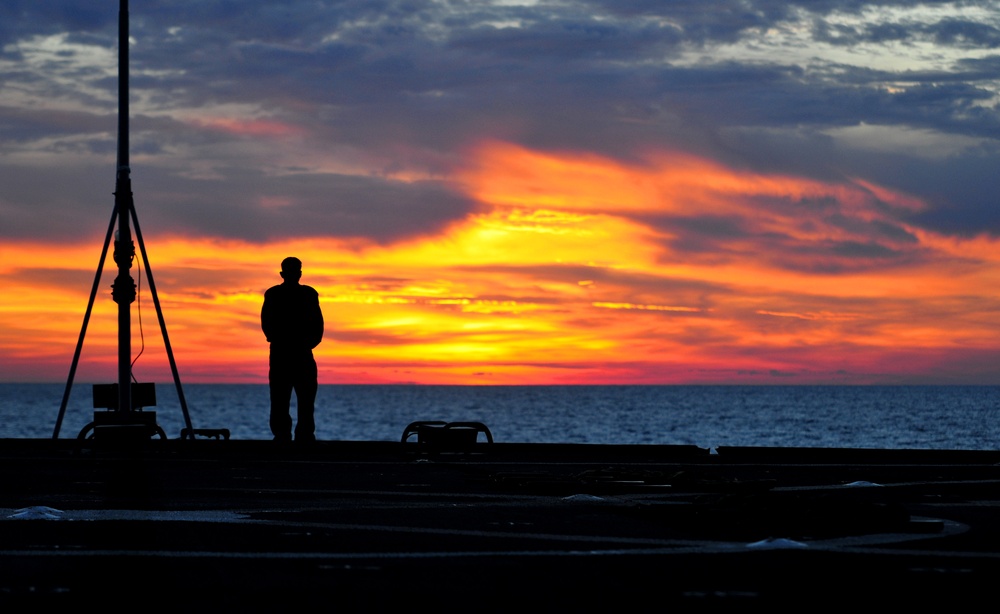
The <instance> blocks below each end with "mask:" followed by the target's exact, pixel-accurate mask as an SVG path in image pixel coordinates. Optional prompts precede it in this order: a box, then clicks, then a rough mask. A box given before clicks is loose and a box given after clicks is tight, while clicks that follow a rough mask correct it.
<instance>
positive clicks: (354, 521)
mask: <svg viewBox="0 0 1000 614" xmlns="http://www.w3.org/2000/svg"><path fill="white" fill-rule="evenodd" d="M998 463H1000V452H982V451H916V450H831V449H810V448H804V449H770V448H723V449H720V450H718V454H709V453H708V451H707V450H702V449H699V448H693V447H684V446H604V445H561V444H551V445H550V444H505V443H493V444H486V443H480V444H476V445H475V446H473V447H471V448H469V449H468V450H466V451H456V452H449V451H445V450H437V449H433V448H429V447H427V446H426V445H424V444H418V443H400V442H336V441H333V442H317V443H316V444H313V445H310V446H308V447H302V446H296V445H287V444H286V445H282V444H276V443H274V442H270V441H236V440H233V441H227V440H214V439H210V440H155V439H154V440H149V441H143V442H139V443H134V444H133V443H118V442H103V443H101V442H97V443H95V442H94V441H93V440H86V441H83V440H20V439H18V440H0V480H2V482H0V607H4V608H5V609H6V610H8V611H9V608H10V606H29V607H31V606H34V607H38V606H54V607H60V606H64V607H65V606H69V607H73V608H82V607H84V606H88V607H98V608H99V609H104V610H105V611H106V610H107V609H111V610H112V611H114V610H121V611H125V610H129V611H135V610H148V609H149V608H153V609H154V611H163V610H164V609H165V608H171V609H176V608H184V609H186V610H194V611H216V610H218V609H219V608H231V609H232V611H241V612H246V611H265V610H267V611H275V609H276V608H281V609H280V610H277V611H288V608H294V607H298V606H311V607H323V608H324V609H325V610H331V609H332V610H341V611H343V610H348V611H361V610H365V611H385V610H388V609H389V608H393V609H396V608H407V609H413V610H414V611H424V610H427V609H432V610H433V609H437V610H445V611H472V612H480V611H511V610H514V609H523V610H527V611H540V610H553V609H554V608H558V611H562V610H563V609H571V608H579V609H584V610H586V611H590V610H595V609H611V610H612V611H628V610H629V609H631V610H636V609H640V610H642V611H648V610H655V611H667V610H677V609H681V610H684V611H688V610H705V609H707V610H709V611H712V610H718V609H731V610H736V609H745V608H748V607H761V606H766V607H776V608H779V609H788V610H790V609H796V610H799V609H808V610H812V609H816V608H819V607H829V606H831V605H836V606H838V607H858V608H865V609H868V608H870V607H872V606H879V607H881V606H885V607H890V606H892V607H915V606H920V607H922V608H926V607H928V606H934V605H949V606H961V605H970V606H971V605H979V604H992V603H993V601H994V600H995V599H996V597H997V592H998V590H1000V466H998ZM988 607H992V605H989V606H988Z"/></svg>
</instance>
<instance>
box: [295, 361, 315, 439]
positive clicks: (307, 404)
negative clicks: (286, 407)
mask: <svg viewBox="0 0 1000 614" xmlns="http://www.w3.org/2000/svg"><path fill="white" fill-rule="evenodd" d="M298 375H299V377H298V378H297V381H296V385H295V402H296V406H297V417H298V420H296V422H295V441H315V440H316V421H315V417H314V413H315V405H316V392H317V390H318V389H319V386H318V384H317V378H318V372H317V368H316V360H315V359H314V358H313V357H312V356H309V357H308V359H306V360H304V361H303V364H302V368H301V371H300V372H299V374H298Z"/></svg>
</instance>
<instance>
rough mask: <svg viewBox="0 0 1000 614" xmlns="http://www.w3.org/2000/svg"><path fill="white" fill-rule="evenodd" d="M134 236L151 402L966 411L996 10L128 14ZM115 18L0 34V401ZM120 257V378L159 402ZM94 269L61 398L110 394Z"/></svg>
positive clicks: (108, 199) (596, 7)
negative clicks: (640, 391)
mask: <svg viewBox="0 0 1000 614" xmlns="http://www.w3.org/2000/svg"><path fill="white" fill-rule="evenodd" d="M130 12H131V19H130V31H131V42H130V47H129V49H130V56H131V58H130V60H131V61H130V75H131V97H130V105H131V113H130V122H131V129H130V135H131V147H130V165H131V177H132V182H133V184H132V188H133V193H134V197H135V204H136V212H137V216H138V219H139V223H140V228H141V232H142V235H143V239H144V244H145V247H146V250H147V253H148V256H149V260H150V262H149V264H150V266H151V268H152V272H153V278H154V281H155V284H156V289H157V295H158V297H159V300H160V303H161V307H162V311H163V316H164V319H165V322H166V327H167V331H168V334H169V341H170V344H171V346H172V349H173V352H174V356H175V358H176V360H177V366H178V369H179V373H180V376H181V379H182V380H184V381H185V382H192V383H199V382H237V383H263V382H266V381H267V343H266V340H265V339H264V337H263V334H262V333H261V331H260V321H259V315H260V306H261V300H262V296H263V292H264V290H265V289H267V287H269V286H270V285H273V284H276V283H280V281H281V280H280V278H279V276H278V269H279V263H280V261H281V259H282V258H284V257H285V256H289V255H295V256H298V257H299V258H301V259H302V260H303V262H304V270H303V278H302V282H303V283H306V284H309V285H312V286H314V287H315V288H316V289H317V290H318V291H319V293H320V296H321V304H322V307H323V310H324V314H325V316H326V322H327V326H326V336H325V338H324V342H323V343H322V344H321V345H320V346H319V348H318V349H317V360H318V363H319V366H320V382H321V383H325V384H349V383H405V382H416V383H425V384H435V383H442V384H701V383H704V384H730V383H732V384H736V383H744V384H820V383H831V384H914V383H928V384H993V385H1000V107H998V101H1000V2H998V1H978V2H976V1H971V2H960V1H954V2H952V1H940V2H937V1H936V2H924V3H920V2H914V1H913V0H901V1H898V2H896V1H891V0H888V1H882V2H877V3H865V2H857V1H855V0H829V1H824V2H817V1H805V0H802V1H794V0H793V1H784V2H775V1H773V0H673V1H671V2H661V1H656V0H593V1H578V2H568V1H564V2H560V1H552V2H550V1H544V0H542V1H537V2H535V1H530V0H494V1H470V2H460V1H449V0H437V1H435V0H427V1H413V2H406V1H400V2H393V1H380V0H348V1H344V2H326V1H317V0H309V1H304V0H280V1H268V2H265V1H262V0H239V1H235V0H170V1H164V0H132V1H131V2H130ZM117 22H118V1H117V0H101V1H96V0H73V1H70V0H47V1H46V2H38V1H37V0H23V1H22V0H4V2H3V3H2V5H0V279H2V284H3V286H2V287H3V291H2V295H0V381H5V382H19V381H26V382H65V381H66V378H67V375H68V373H69V370H70V366H71V363H72V359H73V353H74V349H75V347H76V344H77V340H78V338H79V336H80V332H81V328H82V324H83V318H84V314H85V311H86V308H87V304H88V300H89V296H90V291H91V287H92V286H93V283H94V278H95V274H96V273H97V271H98V270H99V269H100V267H101V265H102V263H101V262H99V260H100V255H101V248H102V245H103V243H104V238H105V235H106V233H107V230H108V227H109V222H110V220H111V216H112V211H113V206H114V197H113V194H112V193H113V191H114V188H115V155H116V143H117V70H118V67H117V48H118V40H117ZM142 267H143V263H142V262H141V258H138V259H137V261H136V266H134V267H133V269H132V273H133V277H134V278H135V279H136V281H137V283H138V285H139V287H140V297H139V300H138V301H137V302H136V303H134V304H133V305H132V316H133V319H132V321H133V324H132V330H133V340H132V349H133V355H134V356H137V358H136V361H135V366H134V373H135V376H136V378H137V379H138V380H139V381H153V382H169V381H170V380H171V374H170V369H169V365H168V362H167V360H166V352H165V350H164V342H163V338H162V335H161V334H160V328H159V324H158V322H157V316H156V310H155V308H154V304H153V300H152V296H151V294H150V292H149V280H148V278H147V275H146V272H145V270H144V269H142ZM116 274H117V270H116V266H115V264H114V262H113V261H111V260H110V258H108V262H107V263H106V265H105V267H104V268H103V273H102V277H101V282H100V286H99V291H98V294H97V299H96V301H95V304H94V311H93V315H92V316H91V319H90V324H89V326H88V328H87V332H86V336H85V341H84V346H83V352H82V355H81V358H80V364H79V367H78V371H77V373H76V380H77V381H78V382H113V381H115V380H116V378H117V371H116V364H117V319H116V313H117V305H116V304H115V303H114V302H113V301H112V300H111V294H110V285H111V283H112V281H113V280H114V277H115V275H116Z"/></svg>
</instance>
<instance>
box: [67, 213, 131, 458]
mask: <svg viewBox="0 0 1000 614" xmlns="http://www.w3.org/2000/svg"><path fill="white" fill-rule="evenodd" d="M117 217H118V206H117V205H115V207H114V210H113V211H112V212H111V223H109V224H108V234H107V236H106V237H104V248H103V249H102V250H101V259H100V260H99V261H98V263H97V274H96V275H94V286H93V287H92V288H91V289H90V301H89V302H88V303H87V311H86V313H85V314H84V316H83V326H82V327H81V328H80V338H79V339H78V340H77V342H76V351H75V352H74V353H73V363H72V365H70V368H69V377H68V378H67V380H66V391H65V392H63V398H62V404H61V405H60V406H59V417H58V418H56V428H55V430H54V431H53V432H52V439H58V438H59V429H60V428H61V427H62V421H63V416H64V415H65V414H66V404H67V403H68V402H69V393H70V390H71V389H72V388H73V378H74V376H75V375H76V366H77V364H78V363H79V362H80V352H81V351H82V350H83V338H84V337H85V336H86V335H87V323H88V322H90V313H91V311H92V310H93V308H94V299H95V298H96V297H97V286H98V285H100V283H101V271H102V270H103V269H104V260H105V258H107V257H108V247H109V246H110V245H111V236H112V235H113V234H114V232H115V219H116V218H117ZM145 257H146V256H145V254H143V258H144V259H145Z"/></svg>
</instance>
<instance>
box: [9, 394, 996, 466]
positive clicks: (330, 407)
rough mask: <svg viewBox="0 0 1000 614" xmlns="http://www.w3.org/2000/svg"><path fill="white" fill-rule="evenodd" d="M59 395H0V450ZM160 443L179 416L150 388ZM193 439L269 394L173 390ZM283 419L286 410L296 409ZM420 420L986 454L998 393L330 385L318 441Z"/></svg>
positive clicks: (256, 427)
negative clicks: (182, 402) (1, 444)
mask: <svg viewBox="0 0 1000 614" xmlns="http://www.w3.org/2000/svg"><path fill="white" fill-rule="evenodd" d="M64 391H65V384H0V438H4V439H9V438H15V439H19V438H51V437H52V436H53V434H54V432H55V427H56V423H57V420H58V417H59V409H60V405H61V403H62V398H63V393H64ZM156 398H157V405H156V407H153V408H149V411H155V412H156V418H157V422H158V423H159V425H160V426H161V427H162V428H163V430H164V432H165V433H166V434H167V437H169V438H177V437H180V432H181V429H182V428H184V426H185V422H184V412H183V411H182V409H181V405H180V401H179V396H178V393H177V390H176V388H175V387H174V385H173V383H167V384H157V386H156ZM184 399H185V402H186V405H187V408H188V415H189V416H190V418H191V423H192V426H194V428H227V429H229V430H230V432H231V436H232V438H233V439H270V438H271V435H270V433H269V431H268V426H267V414H268V391H267V386H266V385H217V384H195V385H185V386H184ZM293 412H294V402H293ZM93 417H94V409H93V397H92V389H91V386H90V385H86V384H77V385H74V387H73V390H72V391H71V393H70V396H69V402H68V403H67V406H66V411H65V412H64V414H63V419H62V422H61V424H60V427H59V434H58V436H59V437H60V438H69V439H72V438H75V437H76V436H77V435H78V434H79V433H80V432H81V431H82V430H84V428H85V427H86V425H87V424H88V423H89V422H90V421H92V420H93ZM418 420H443V421H447V422H456V421H462V422H470V421H471V422H481V423H483V424H484V425H486V426H487V427H488V428H489V430H490V432H491V434H492V435H493V439H494V441H497V442H525V443H596V444H672V445H673V444H690V445H696V446H699V447H703V448H715V447H719V446H796V447H852V448H896V449H905V448H912V449H968V450H992V449H997V448H998V447H1000V387H998V386H969V387H966V386H416V385H387V386H378V385H372V386H369V385H328V386H321V387H320V392H319V397H318V399H317V410H316V422H317V437H318V438H319V439H323V440H357V441H399V439H400V438H401V437H402V435H403V432H404V431H405V430H406V427H407V425H409V424H410V423H411V422H414V421H418Z"/></svg>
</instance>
